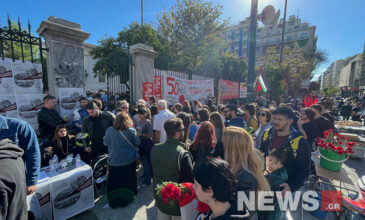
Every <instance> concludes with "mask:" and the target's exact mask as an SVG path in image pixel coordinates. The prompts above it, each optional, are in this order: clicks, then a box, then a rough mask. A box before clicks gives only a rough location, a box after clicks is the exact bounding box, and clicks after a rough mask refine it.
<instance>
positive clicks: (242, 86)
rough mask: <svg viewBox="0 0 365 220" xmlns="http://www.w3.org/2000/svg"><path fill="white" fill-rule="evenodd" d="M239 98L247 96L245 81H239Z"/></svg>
mask: <svg viewBox="0 0 365 220" xmlns="http://www.w3.org/2000/svg"><path fill="white" fill-rule="evenodd" d="M240 98H247V86H246V83H240Z"/></svg>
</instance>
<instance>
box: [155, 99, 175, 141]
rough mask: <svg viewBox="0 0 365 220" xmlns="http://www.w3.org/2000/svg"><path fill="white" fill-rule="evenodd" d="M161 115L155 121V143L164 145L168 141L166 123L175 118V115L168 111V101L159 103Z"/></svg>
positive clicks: (156, 116)
mask: <svg viewBox="0 0 365 220" xmlns="http://www.w3.org/2000/svg"><path fill="white" fill-rule="evenodd" d="M157 108H158V110H159V113H158V114H157V115H155V117H154V119H153V130H155V142H156V143H162V142H165V140H166V132H165V130H164V123H165V121H167V120H168V119H170V118H175V114H174V113H172V112H170V111H169V110H168V109H167V102H166V100H160V101H158V103H157Z"/></svg>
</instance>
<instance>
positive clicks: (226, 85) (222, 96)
mask: <svg viewBox="0 0 365 220" xmlns="http://www.w3.org/2000/svg"><path fill="white" fill-rule="evenodd" d="M218 84H219V100H220V103H223V100H229V99H238V92H239V88H240V84H239V83H238V82H236V81H231V80H223V79H220V80H219V82H218Z"/></svg>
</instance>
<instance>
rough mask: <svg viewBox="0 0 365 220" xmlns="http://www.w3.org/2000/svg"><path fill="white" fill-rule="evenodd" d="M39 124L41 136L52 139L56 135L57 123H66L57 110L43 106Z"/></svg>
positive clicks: (39, 113) (39, 114)
mask: <svg viewBox="0 0 365 220" xmlns="http://www.w3.org/2000/svg"><path fill="white" fill-rule="evenodd" d="M37 119H38V125H39V133H40V135H41V137H44V138H49V139H51V138H52V137H53V136H54V132H55V130H56V127H57V125H62V124H66V122H65V121H64V120H63V119H62V118H61V116H60V114H58V112H57V111H56V110H50V109H48V108H45V107H43V108H42V109H41V110H40V111H39V112H38V118H37Z"/></svg>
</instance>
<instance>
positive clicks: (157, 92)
mask: <svg viewBox="0 0 365 220" xmlns="http://www.w3.org/2000/svg"><path fill="white" fill-rule="evenodd" d="M153 95H154V96H155V97H156V99H157V100H160V99H162V78H161V76H154V78H153Z"/></svg>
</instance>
